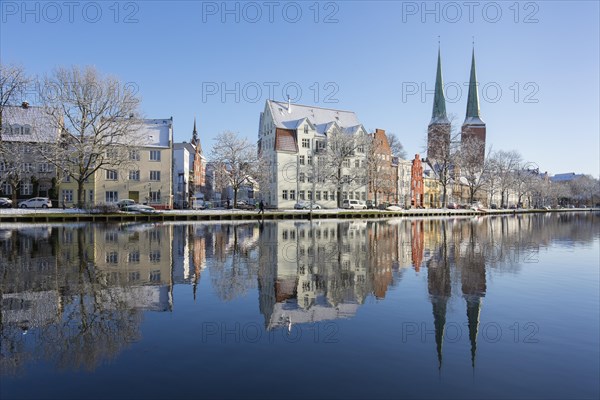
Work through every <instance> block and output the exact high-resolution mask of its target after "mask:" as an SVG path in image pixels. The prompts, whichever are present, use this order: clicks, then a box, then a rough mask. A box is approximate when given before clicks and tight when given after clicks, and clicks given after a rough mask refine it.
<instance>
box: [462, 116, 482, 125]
mask: <svg viewBox="0 0 600 400" xmlns="http://www.w3.org/2000/svg"><path fill="white" fill-rule="evenodd" d="M463 125H485V122H483V120H482V119H481V118H480V117H467V118H465V122H463Z"/></svg>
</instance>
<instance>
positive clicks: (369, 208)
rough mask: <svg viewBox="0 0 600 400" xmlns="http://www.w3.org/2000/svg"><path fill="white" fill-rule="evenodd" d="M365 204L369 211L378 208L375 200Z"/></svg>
mask: <svg viewBox="0 0 600 400" xmlns="http://www.w3.org/2000/svg"><path fill="white" fill-rule="evenodd" d="M365 204H366V205H367V210H373V209H375V208H376V207H375V202H374V201H373V200H367V202H366V203H365Z"/></svg>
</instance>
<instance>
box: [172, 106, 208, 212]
mask: <svg viewBox="0 0 600 400" xmlns="http://www.w3.org/2000/svg"><path fill="white" fill-rule="evenodd" d="M206 164H207V161H206V157H204V154H203V152H202V145H201V144H200V138H199V137H198V131H197V129H196V119H195V118H194V130H193V131H192V140H191V142H190V143H186V142H183V143H175V144H174V145H173V205H174V206H175V207H176V208H186V207H188V206H190V205H191V204H192V202H193V200H192V199H204V198H205V195H206Z"/></svg>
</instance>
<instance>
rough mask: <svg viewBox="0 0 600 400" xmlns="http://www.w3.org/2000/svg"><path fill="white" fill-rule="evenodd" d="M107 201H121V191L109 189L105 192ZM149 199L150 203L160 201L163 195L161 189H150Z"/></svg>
mask: <svg viewBox="0 0 600 400" xmlns="http://www.w3.org/2000/svg"><path fill="white" fill-rule="evenodd" d="M105 201H106V203H116V202H118V201H119V192H118V191H116V190H107V191H106V192H105ZM148 201H149V202H150V203H154V204H156V203H160V202H161V195H160V191H150V192H149V196H148Z"/></svg>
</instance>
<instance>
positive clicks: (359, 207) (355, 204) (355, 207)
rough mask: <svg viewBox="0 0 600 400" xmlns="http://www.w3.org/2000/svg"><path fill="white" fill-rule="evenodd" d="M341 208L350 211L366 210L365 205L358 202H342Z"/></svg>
mask: <svg viewBox="0 0 600 400" xmlns="http://www.w3.org/2000/svg"><path fill="white" fill-rule="evenodd" d="M342 208H347V209H350V210H366V209H367V205H366V204H365V203H363V202H361V201H360V200H344V201H343V202H342Z"/></svg>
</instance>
